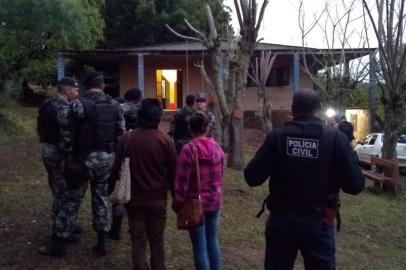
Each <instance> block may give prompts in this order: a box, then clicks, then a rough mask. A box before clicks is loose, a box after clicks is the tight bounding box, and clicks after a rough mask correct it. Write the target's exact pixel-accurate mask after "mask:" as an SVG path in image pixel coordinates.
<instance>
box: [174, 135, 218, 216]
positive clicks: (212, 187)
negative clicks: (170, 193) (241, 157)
mask: <svg viewBox="0 0 406 270" xmlns="http://www.w3.org/2000/svg"><path fill="white" fill-rule="evenodd" d="M192 145H195V146H196V147H197V149H198V151H197V152H198V157H199V166H200V196H201V198H202V203H203V211H205V212H210V211H216V210H219V209H220V208H221V186H222V184H223V177H224V152H223V150H222V149H221V148H220V146H219V145H218V144H217V143H216V141H214V140H213V139H212V138H199V139H193V140H192V141H191V142H189V143H188V144H186V145H184V146H183V148H182V150H181V152H180V155H179V158H178V162H177V165H176V176H175V182H174V202H173V209H174V210H175V211H177V209H179V207H180V205H181V204H182V203H183V202H185V201H186V199H187V198H188V196H191V195H193V194H191V193H192V192H191V181H196V180H195V179H196V163H195V157H194V154H193V146H192Z"/></svg>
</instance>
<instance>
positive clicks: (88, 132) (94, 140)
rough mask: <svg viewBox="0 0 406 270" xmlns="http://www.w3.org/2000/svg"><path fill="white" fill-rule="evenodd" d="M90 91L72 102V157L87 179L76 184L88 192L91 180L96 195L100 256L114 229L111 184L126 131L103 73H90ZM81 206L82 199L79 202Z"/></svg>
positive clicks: (97, 250)
mask: <svg viewBox="0 0 406 270" xmlns="http://www.w3.org/2000/svg"><path fill="white" fill-rule="evenodd" d="M85 85H86V87H87V88H88V90H87V91H86V92H85V93H83V94H81V95H80V96H79V97H78V98H77V99H75V100H74V101H73V102H72V104H71V117H70V119H71V122H70V124H71V125H70V127H69V128H70V130H72V131H73V136H72V138H71V141H72V145H73V151H72V156H73V157H74V158H75V159H76V160H78V161H79V162H80V163H79V164H82V165H83V173H82V175H83V179H71V180H70V181H71V182H75V183H72V186H74V188H75V189H77V190H80V191H82V197H83V195H84V193H85V191H86V186H87V181H88V180H90V190H91V195H92V213H93V228H94V230H95V231H96V232H97V244H96V245H95V246H94V248H93V251H94V252H95V253H96V254H97V255H100V256H105V255H106V254H107V250H106V237H107V233H108V231H109V229H110V225H109V218H108V207H107V206H108V198H107V185H108V177H109V175H110V170H111V167H112V165H113V161H114V152H115V149H116V143H117V138H118V137H119V136H121V135H122V134H123V133H124V131H125V122H124V116H123V112H122V110H121V108H120V105H119V104H118V103H117V101H115V100H114V99H113V98H112V97H110V96H109V95H107V94H105V93H104V92H103V89H104V78H103V74H102V73H99V72H92V73H90V74H89V75H88V76H87V77H86V79H85ZM75 207H77V208H79V207H80V202H79V203H78V204H76V205H75Z"/></svg>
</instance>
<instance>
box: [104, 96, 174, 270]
mask: <svg viewBox="0 0 406 270" xmlns="http://www.w3.org/2000/svg"><path fill="white" fill-rule="evenodd" d="M138 115H139V119H140V121H139V123H138V128H136V129H134V130H132V131H130V132H129V133H128V134H127V136H123V137H122V138H121V139H120V141H119V144H118V147H117V152H116V155H117V156H118V157H121V156H127V157H129V159H130V171H131V200H130V202H128V203H127V204H126V205H125V207H126V210H127V215H128V223H129V227H130V228H129V233H130V237H131V242H132V261H133V269H137V270H138V269H139V270H141V269H156V270H158V269H165V252H164V239H163V238H164V230H165V226H166V225H165V224H166V205H167V196H168V195H167V194H168V190H170V189H172V186H173V179H174V177H175V169H176V148H175V144H174V142H173V139H172V138H171V137H169V136H168V135H166V134H164V133H163V132H161V131H160V130H159V129H158V126H159V122H160V121H161V117H162V105H161V103H160V102H159V100H158V99H152V98H147V99H144V100H143V101H142V102H141V107H140V110H139V111H138ZM125 146H126V147H125ZM121 162H122V160H120V161H117V162H115V163H114V166H113V169H112V172H111V177H110V182H109V192H110V193H111V192H112V191H113V188H114V185H115V181H116V179H117V178H118V172H119V168H120V167H121ZM147 241H148V243H149V247H150V254H151V256H150V266H148V263H147V258H146V245H147Z"/></svg>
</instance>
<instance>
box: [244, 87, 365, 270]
mask: <svg viewBox="0 0 406 270" xmlns="http://www.w3.org/2000/svg"><path fill="white" fill-rule="evenodd" d="M320 108H321V104H320V96H319V94H318V93H317V92H316V91H314V90H301V91H299V92H297V93H295V94H294V96H293V103H292V113H293V116H294V119H293V121H291V122H288V123H286V124H285V126H284V127H282V128H279V129H275V130H273V131H272V132H271V133H269V134H268V135H267V137H266V139H265V141H264V143H263V144H262V146H261V147H260V148H259V149H258V151H257V153H256V154H255V157H254V158H253V159H252V160H251V161H250V162H249V163H248V165H247V167H246V168H245V170H244V176H245V180H246V182H247V183H248V185H249V186H252V187H254V186H259V185H261V184H263V183H264V182H265V181H266V180H267V179H268V178H269V179H270V180H269V196H268V197H267V198H266V200H265V201H264V204H263V208H262V210H261V212H260V213H258V215H260V214H261V213H262V212H263V211H264V207H265V205H266V206H267V208H268V209H269V210H270V211H271V212H270V216H269V218H268V221H267V225H266V233H265V235H266V236H265V237H266V251H265V269H267V270H268V269H273V270H278V269H293V266H294V262H295V260H296V256H297V252H298V250H300V252H301V254H302V255H303V258H304V264H305V269H316V270H317V269H320V270H321V269H323V270H329V269H331V270H333V269H336V261H335V250H336V247H335V232H334V226H333V224H334V220H335V218H336V217H337V230H339V226H340V219H339V214H338V210H339V190H340V189H341V190H342V191H344V192H346V193H349V194H354V195H355V194H358V193H360V192H361V191H362V190H363V189H364V185H365V179H364V176H363V175H362V172H361V170H360V168H359V166H358V164H357V161H356V160H355V157H354V154H353V151H352V148H351V146H350V144H349V143H348V139H347V138H346V137H345V135H344V134H343V133H341V132H339V131H338V130H337V129H335V128H332V127H328V126H326V125H324V124H323V122H322V121H321V120H320V119H319V118H318V117H317V115H318V114H319V113H320Z"/></svg>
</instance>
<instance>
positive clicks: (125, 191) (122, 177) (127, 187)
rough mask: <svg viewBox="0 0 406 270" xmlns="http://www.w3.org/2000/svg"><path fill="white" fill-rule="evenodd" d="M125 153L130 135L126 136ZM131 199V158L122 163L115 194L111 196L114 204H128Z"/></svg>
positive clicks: (110, 198)
mask: <svg viewBox="0 0 406 270" xmlns="http://www.w3.org/2000/svg"><path fill="white" fill-rule="evenodd" d="M126 136H127V137H126V138H125V144H124V151H126V148H127V143H128V138H129V134H126ZM130 199H131V172H130V158H128V157H125V158H124V159H123V161H122V163H121V167H120V172H119V177H118V179H117V181H116V183H115V185H114V190H113V192H112V193H111V194H110V195H109V200H110V201H111V203H112V204H126V203H128V202H129V201H130Z"/></svg>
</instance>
